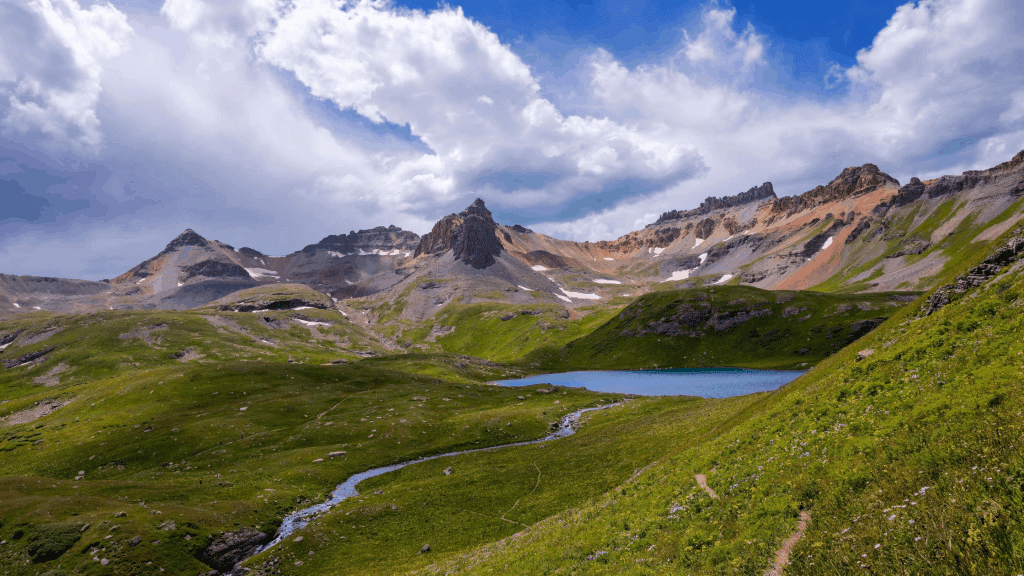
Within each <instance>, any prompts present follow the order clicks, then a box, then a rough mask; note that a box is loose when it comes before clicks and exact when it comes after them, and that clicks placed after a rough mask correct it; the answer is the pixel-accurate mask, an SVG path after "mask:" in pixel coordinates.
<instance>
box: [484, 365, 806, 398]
mask: <svg viewBox="0 0 1024 576" xmlns="http://www.w3.org/2000/svg"><path fill="white" fill-rule="evenodd" d="M802 374H803V372H802V371H797V370H748V369H746V368H676V369H672V370H601V371H592V372H563V373H561V374H541V375H539V376H530V377H529V378H520V379H518V380H499V381H498V382H497V384H499V385H501V386H529V385H531V384H553V385H556V386H571V387H573V388H585V389H587V390H593V391H595V392H617V393H620V394H637V395H640V396H679V395H684V396H701V397H703V398H728V397H730V396H742V395H744V394H753V393H754V392H767V391H769V390H775V389H776V388H779V387H781V386H782V385H783V384H788V383H789V382H792V381H793V380H796V379H797V378H798V377H799V376H800V375H802Z"/></svg>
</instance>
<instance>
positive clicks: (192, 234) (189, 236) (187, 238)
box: [160, 228, 209, 254]
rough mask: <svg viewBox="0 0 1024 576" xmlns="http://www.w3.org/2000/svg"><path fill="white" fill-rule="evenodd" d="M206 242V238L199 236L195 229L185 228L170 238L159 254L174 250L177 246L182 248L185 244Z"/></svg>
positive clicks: (192, 244) (202, 243)
mask: <svg viewBox="0 0 1024 576" xmlns="http://www.w3.org/2000/svg"><path fill="white" fill-rule="evenodd" d="M208 244H209V242H208V241H207V240H206V238H203V237H202V236H200V235H199V234H198V233H197V232H196V231H195V230H193V229H191V228H187V229H186V230H185V231H184V232H182V233H181V234H179V235H178V237H177V238H175V239H174V240H171V241H170V243H169V244H167V246H166V247H165V248H164V249H163V251H162V252H160V254H167V253H168V252H174V251H175V250H177V249H178V248H184V247H185V246H207V245H208Z"/></svg>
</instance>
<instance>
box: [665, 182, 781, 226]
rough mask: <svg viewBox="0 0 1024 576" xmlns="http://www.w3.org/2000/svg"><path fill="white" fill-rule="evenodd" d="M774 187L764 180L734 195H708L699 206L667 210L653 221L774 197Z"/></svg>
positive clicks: (691, 216) (672, 218) (697, 213)
mask: <svg viewBox="0 0 1024 576" xmlns="http://www.w3.org/2000/svg"><path fill="white" fill-rule="evenodd" d="M775 197H776V196H775V189H774V188H772V183H771V182H765V183H764V184H761V185H760V186H754V187H752V188H751V189H749V190H747V191H746V192H740V193H739V194H736V195H735V196H723V197H722V198H718V197H716V196H708V197H707V198H706V199H705V200H704V201H703V202H701V203H700V206H698V207H696V208H694V209H693V210H669V211H668V212H665V213H663V214H662V215H661V217H660V218H658V220H657V221H656V222H655V223H654V225H655V226H657V225H658V224H664V223H666V222H670V221H672V220H682V219H684V218H693V217H695V216H703V215H705V214H708V213H710V212H712V211H714V210H720V209H722V208H733V207H735V206H740V205H743V204H748V203H750V202H757V201H759V200H764V199H766V198H775Z"/></svg>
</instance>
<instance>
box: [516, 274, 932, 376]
mask: <svg viewBox="0 0 1024 576" xmlns="http://www.w3.org/2000/svg"><path fill="white" fill-rule="evenodd" d="M914 296H915V295H914V294H905V293H875V294H856V295H847V294H822V293H816V292H793V291H770V290H761V289H758V288H753V287H750V286H715V287H703V288H688V289H682V290H672V291H658V292H652V293H650V294H646V295H644V296H641V297H639V298H637V299H636V301H634V302H633V303H632V304H630V305H629V306H627V307H626V308H624V309H623V310H622V311H620V312H619V313H618V314H615V315H614V316H612V317H611V318H610V319H609V320H608V321H607V322H605V323H604V324H602V325H601V326H599V327H598V328H597V329H595V330H594V331H593V332H590V333H589V334H586V335H584V336H582V337H580V338H579V339H576V340H573V341H572V342H569V343H568V344H566V345H565V346H563V347H561V348H547V349H540V350H538V351H536V352H535V353H534V354H532V355H530V356H528V357H527V362H526V364H527V365H529V366H531V369H535V370H539V371H558V372H563V371H568V370H587V369H601V368H617V369H621V368H642V369H649V368H682V367H706V366H737V367H745V368H801V367H805V366H808V365H813V364H815V363H817V362H819V361H821V359H823V358H825V357H827V356H829V355H830V354H833V353H835V352H837V351H838V350H840V349H842V348H843V347H844V346H846V345H847V344H848V343H850V342H852V341H853V340H856V339H857V338H859V337H860V336H863V335H864V334H866V333H868V332H869V331H870V330H871V329H872V328H874V327H875V326H877V325H878V324H880V323H881V322H882V321H884V320H885V319H886V318H888V317H889V316H890V315H892V314H893V313H894V312H895V311H896V310H898V309H899V308H900V307H902V306H904V305H905V304H906V302H907V300H908V299H913V298H914Z"/></svg>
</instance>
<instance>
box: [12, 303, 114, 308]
mask: <svg viewBox="0 0 1024 576" xmlns="http://www.w3.org/2000/svg"><path fill="white" fill-rule="evenodd" d="M13 304H14V307H15V308H21V304H18V303H17V302H13ZM111 310H113V308H111Z"/></svg>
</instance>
